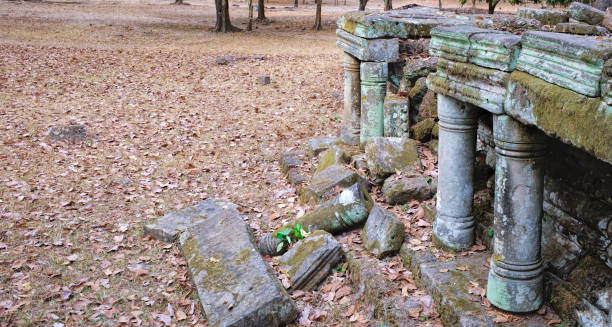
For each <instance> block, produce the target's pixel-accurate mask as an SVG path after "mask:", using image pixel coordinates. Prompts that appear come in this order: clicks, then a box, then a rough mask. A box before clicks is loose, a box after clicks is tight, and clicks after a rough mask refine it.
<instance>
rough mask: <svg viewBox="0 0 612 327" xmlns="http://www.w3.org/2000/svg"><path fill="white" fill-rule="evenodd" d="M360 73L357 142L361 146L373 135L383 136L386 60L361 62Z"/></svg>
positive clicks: (387, 69) (386, 74) (387, 71)
mask: <svg viewBox="0 0 612 327" xmlns="http://www.w3.org/2000/svg"><path fill="white" fill-rule="evenodd" d="M360 74H361V127H360V130H359V142H360V143H361V146H362V147H363V146H364V145H365V143H366V142H367V141H369V140H370V139H371V138H372V137H375V136H383V128H384V124H383V115H384V108H383V105H384V102H385V95H386V94H387V76H388V75H389V68H388V67H387V63H386V62H362V63H361V67H360Z"/></svg>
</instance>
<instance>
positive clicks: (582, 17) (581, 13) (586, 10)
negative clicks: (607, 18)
mask: <svg viewBox="0 0 612 327" xmlns="http://www.w3.org/2000/svg"><path fill="white" fill-rule="evenodd" d="M568 12H569V16H570V18H573V19H575V20H577V21H579V22H585V23H587V24H591V25H600V24H601V22H602V21H603V17H604V14H605V13H604V12H603V11H601V10H599V9H597V8H594V7H591V6H589V5H586V4H584V3H582V2H572V4H571V5H570V6H569V10H568Z"/></svg>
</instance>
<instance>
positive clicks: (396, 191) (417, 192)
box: [381, 172, 435, 204]
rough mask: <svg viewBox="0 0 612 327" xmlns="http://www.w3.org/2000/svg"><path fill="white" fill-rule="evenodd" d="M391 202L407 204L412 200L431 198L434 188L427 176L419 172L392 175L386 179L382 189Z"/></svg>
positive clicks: (387, 200)
mask: <svg viewBox="0 0 612 327" xmlns="http://www.w3.org/2000/svg"><path fill="white" fill-rule="evenodd" d="M381 191H382V193H383V196H384V198H385V201H386V202H387V203H389V204H405V203H408V202H410V201H412V200H419V201H424V200H428V199H431V197H432V196H433V195H434V193H435V192H434V190H433V189H432V187H431V185H430V184H429V183H428V182H427V180H426V179H425V177H423V175H421V174H420V173H418V172H407V173H405V174H402V175H401V176H397V175H394V176H391V177H389V178H387V179H386V180H385V183H384V184H383V187H382V189H381Z"/></svg>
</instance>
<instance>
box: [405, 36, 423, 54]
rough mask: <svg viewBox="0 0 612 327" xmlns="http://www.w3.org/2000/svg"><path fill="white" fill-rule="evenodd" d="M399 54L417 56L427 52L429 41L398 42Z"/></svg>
mask: <svg viewBox="0 0 612 327" xmlns="http://www.w3.org/2000/svg"><path fill="white" fill-rule="evenodd" d="M399 46H400V53H405V54H407V55H417V54H421V53H428V52H429V39H417V40H410V39H409V40H400V44H399Z"/></svg>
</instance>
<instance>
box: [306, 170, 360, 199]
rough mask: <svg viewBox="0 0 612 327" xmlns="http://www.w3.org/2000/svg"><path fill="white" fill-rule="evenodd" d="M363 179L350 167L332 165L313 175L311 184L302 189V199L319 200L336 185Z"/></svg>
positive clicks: (341, 185) (349, 183)
mask: <svg viewBox="0 0 612 327" xmlns="http://www.w3.org/2000/svg"><path fill="white" fill-rule="evenodd" d="M361 179H362V177H361V176H359V174H357V172H355V171H353V170H351V169H350V168H347V167H345V166H341V165H331V166H329V167H327V168H326V169H324V170H323V171H321V172H320V173H318V174H316V175H314V176H312V178H311V180H310V184H308V186H306V187H304V188H303V189H302V194H300V200H301V201H302V202H305V203H312V202H315V203H316V202H319V201H320V200H322V199H324V198H325V195H326V193H328V192H330V191H333V189H334V188H335V187H336V186H340V187H348V186H350V185H353V184H355V183H356V182H357V181H359V180H361Z"/></svg>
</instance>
